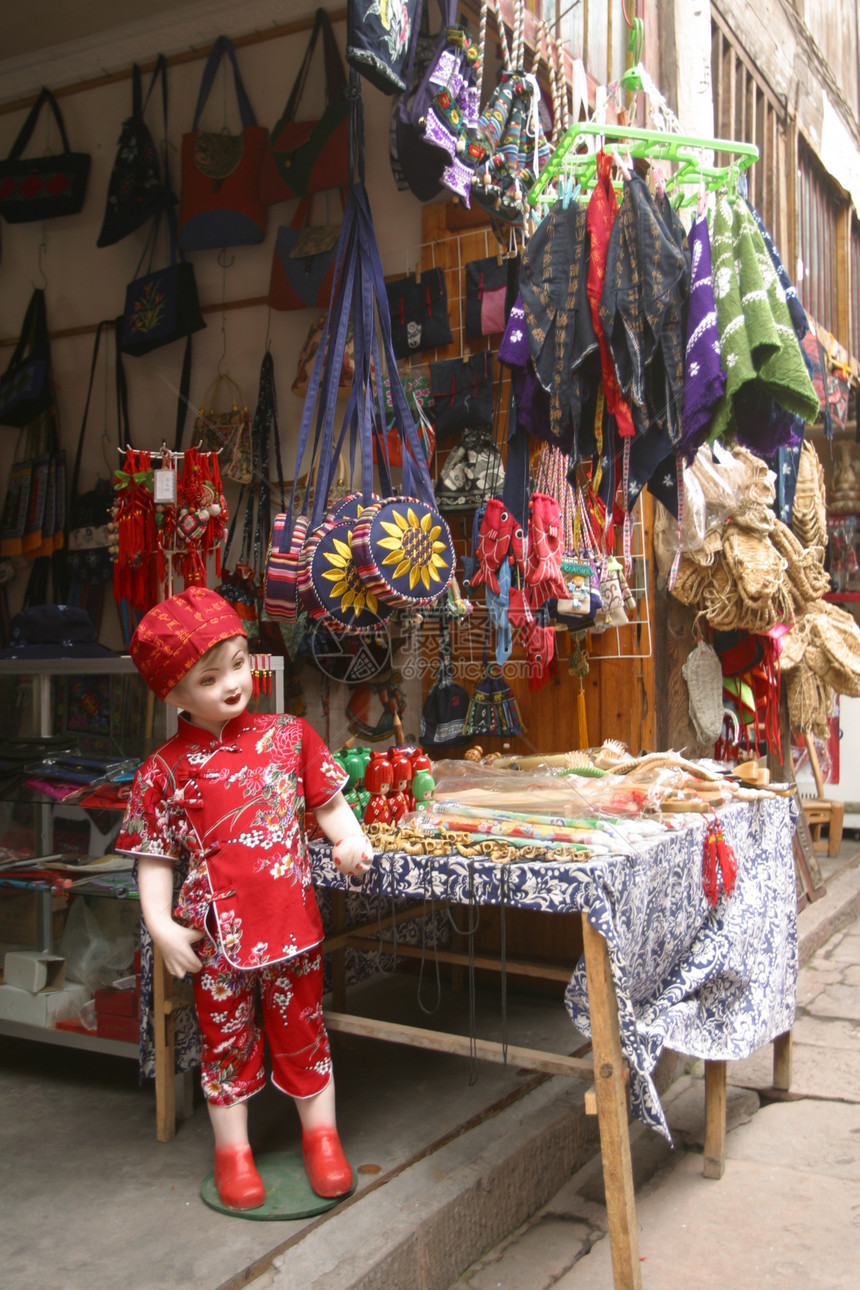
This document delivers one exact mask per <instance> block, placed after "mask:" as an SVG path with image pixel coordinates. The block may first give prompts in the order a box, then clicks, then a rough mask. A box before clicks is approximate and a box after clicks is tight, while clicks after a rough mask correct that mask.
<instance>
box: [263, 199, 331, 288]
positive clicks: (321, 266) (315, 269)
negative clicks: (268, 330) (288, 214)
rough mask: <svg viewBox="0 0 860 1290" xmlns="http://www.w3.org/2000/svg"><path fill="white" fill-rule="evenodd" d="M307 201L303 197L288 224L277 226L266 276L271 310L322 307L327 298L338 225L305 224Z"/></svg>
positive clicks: (309, 201)
mask: <svg viewBox="0 0 860 1290" xmlns="http://www.w3.org/2000/svg"><path fill="white" fill-rule="evenodd" d="M310 204H311V199H310V198H309V197H303V198H302V200H301V201H300V202H299V205H298V208H297V210H296V213H295V215H294V216H293V219H292V223H290V224H288V225H282V226H281V228H279V229H278V235H277V238H276V239H275V249H274V251H273V253H272V272H271V275H270V277H269V295H268V303H269V305H270V307H271V308H272V309H308V308H316V309H324V308H325V307H326V306H327V305H328V302H329V300H330V299H331V290H332V285H333V282H334V253H335V248H336V247H337V240H338V237H339V235H340V225H339V224H323V225H311V224H309V220H310Z"/></svg>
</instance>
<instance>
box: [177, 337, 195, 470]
mask: <svg viewBox="0 0 860 1290" xmlns="http://www.w3.org/2000/svg"><path fill="white" fill-rule="evenodd" d="M191 335H192V333H191V332H189V333H188V335H187V336H186V337H185V353H184V354H183V355H182V374H181V375H180V378H179V397H178V399H177V400H176V434H175V436H174V440H173V451H174V452H179V451H180V450H181V448H182V435H183V432H184V430H185V418H186V417H187V415H188V405H189V398H188V396H189V394H190V392H191Z"/></svg>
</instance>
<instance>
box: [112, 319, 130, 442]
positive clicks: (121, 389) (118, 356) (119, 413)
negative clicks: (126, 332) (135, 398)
mask: <svg viewBox="0 0 860 1290" xmlns="http://www.w3.org/2000/svg"><path fill="white" fill-rule="evenodd" d="M124 323H125V319H124V318H123V316H122V314H119V315H118V317H116V318H114V320H113V334H114V357H115V363H114V374H115V378H116V427H117V430H116V434H117V442H118V444H119V446H120V448H121V447H122V446H123V444H125V445H128V444H129V442H130V441H131V431H130V428H129V420H128V383H127V381H126V379H125V367H124V366H123V361H122V346H121V343H120V342H121V339H122V331H123V325H124Z"/></svg>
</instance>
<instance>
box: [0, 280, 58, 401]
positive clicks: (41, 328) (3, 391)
mask: <svg viewBox="0 0 860 1290" xmlns="http://www.w3.org/2000/svg"><path fill="white" fill-rule="evenodd" d="M50 371H51V351H50V345H49V342H48V324H47V320H46V314H45V293H44V291H42V289H41V287H37V288H36V290H35V291H34V292H33V294H32V296H31V297H30V303H29V305H28V306H27V312H26V314H25V315H24V323H23V326H22V327H21V335H20V336H19V338H18V344H17V345H16V346H15V349H14V351H13V353H12V357H11V358H10V360H9V366H8V367H7V368H6V371H5V372H4V373H3V375H2V376H0V425H4V426H25V425H27V424H28V423H29V422H30V421H32V420H33V418H34V417H37V416H38V415H39V413H40V412H44V411H45V409H46V408H48V407H49V406H50V403H51V376H50Z"/></svg>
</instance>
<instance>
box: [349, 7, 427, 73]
mask: <svg viewBox="0 0 860 1290" xmlns="http://www.w3.org/2000/svg"><path fill="white" fill-rule="evenodd" d="M421 4H422V0H388V2H387V3H384V2H381V3H374V4H369V3H368V0H349V4H348V5H347V10H346V61H347V62H348V63H349V64H350V66H351V67H354V68H355V70H356V71H357V72H359V73H360V74H361V75H362V76H364V77H365V78H366V79H367V80H369V81H370V83H371V85H375V86H376V88H377V89H378V90H382V93H383V94H402V93H403V91H404V90H405V89H406V82H405V80H404V73H405V71H406V65H407V62H408V59H409V49H410V46H411V45H412V42H413V39H414V36H415V30H416V28H417V27H418V26H419V23H420V19H421Z"/></svg>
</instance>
